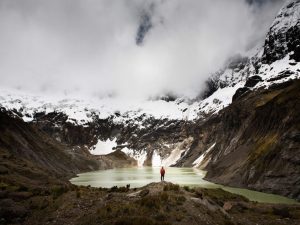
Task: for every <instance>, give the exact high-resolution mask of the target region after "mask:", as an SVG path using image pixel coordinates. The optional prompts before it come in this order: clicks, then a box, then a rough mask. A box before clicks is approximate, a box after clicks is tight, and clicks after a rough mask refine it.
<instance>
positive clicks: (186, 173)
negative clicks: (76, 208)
mask: <svg viewBox="0 0 300 225" xmlns="http://www.w3.org/2000/svg"><path fill="white" fill-rule="evenodd" d="M159 170H160V168H159V167H138V168H122V169H111V170H99V171H93V172H87V173H81V174H78V177H75V178H72V179H71V180H70V181H71V183H73V184H76V185H85V186H87V185H91V186H92V187H105V188H110V187H112V186H118V187H121V186H125V185H126V184H130V187H142V186H144V185H146V184H149V183H151V182H159V181H160V174H159ZM204 176H205V171H202V170H199V169H195V168H175V167H169V168H166V175H165V181H168V182H172V183H176V184H179V185H182V186H190V187H204V188H222V189H224V190H226V191H229V192H232V193H236V194H240V195H243V196H245V197H247V198H248V199H250V200H252V201H257V202H266V203H286V204H293V203H297V201H295V200H293V199H289V198H285V197H282V196H279V195H272V194H266V193H262V192H257V191H251V190H248V189H242V188H232V187H227V186H223V185H218V184H214V183H211V182H208V181H206V180H203V177H204Z"/></svg>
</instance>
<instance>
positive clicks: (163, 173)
mask: <svg viewBox="0 0 300 225" xmlns="http://www.w3.org/2000/svg"><path fill="white" fill-rule="evenodd" d="M165 172H166V171H165V169H164V167H163V166H162V167H161V169H160V180H161V181H163V180H165Z"/></svg>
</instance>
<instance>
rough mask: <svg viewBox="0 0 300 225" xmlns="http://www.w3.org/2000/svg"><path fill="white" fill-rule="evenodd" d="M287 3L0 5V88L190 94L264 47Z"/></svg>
mask: <svg viewBox="0 0 300 225" xmlns="http://www.w3.org/2000/svg"><path fill="white" fill-rule="evenodd" d="M282 2H283V1H265V3H262V2H261V1H246V0H226V1H224V0H201V1H198V0H186V1H182V0H145V1H140V0H123V1H120V0H102V1H97V0H51V1H47V0H27V1H23V0H0V78H1V84H0V87H1V88H18V89H23V90H26V91H30V92H34V93H42V94H53V93H61V94H68V95H75V94H76V95H81V96H87V97H90V96H96V97H103V96H106V95H116V96H124V97H128V98H147V97H149V96H155V95H160V94H164V93H174V94H176V95H184V96H188V97H193V96H195V95H197V94H198V93H199V92H201V90H202V89H203V88H204V82H205V80H206V79H207V78H208V76H209V74H210V73H212V72H214V71H215V70H217V69H219V68H220V67H221V66H222V64H223V63H224V62H225V61H226V60H227V59H228V58H229V57H231V56H232V55H234V54H237V53H241V54H244V53H245V52H246V51H248V50H249V49H250V48H253V47H254V46H255V45H256V44H258V43H260V42H263V40H264V36H265V34H266V32H267V30H268V27H269V26H270V24H271V23H272V20H273V18H274V17H275V15H276V13H277V11H278V10H279V8H280V6H281V5H282Z"/></svg>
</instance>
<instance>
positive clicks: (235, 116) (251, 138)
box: [178, 80, 300, 199]
mask: <svg viewBox="0 0 300 225" xmlns="http://www.w3.org/2000/svg"><path fill="white" fill-rule="evenodd" d="M299 110H300V81H299V80H297V81H292V82H290V83H286V84H285V85H281V86H274V87H272V88H270V89H269V90H264V89H260V90H258V91H255V92H251V93H249V94H247V95H246V96H244V97H243V98H241V99H239V100H237V101H235V102H233V103H232V104H231V105H230V106H229V107H227V108H226V109H224V110H222V111H221V112H220V113H219V115H216V116H214V117H212V118H210V119H209V120H207V121H206V122H204V123H202V124H200V123H199V126H198V130H197V132H196V133H197V137H195V142H194V143H193V146H192V148H191V149H190V151H189V153H188V154H187V155H186V157H185V158H182V159H181V160H180V161H179V162H178V165H179V166H198V167H201V168H205V169H206V170H207V171H208V173H207V175H206V178H207V179H208V180H211V181H214V182H217V183H222V184H227V185H231V186H238V187H247V188H251V189H255V190H261V191H266V192H271V193H277V194H281V195H286V196H289V197H292V198H296V199H300V157H299V155H300V154H299V153H300V139H299V138H300V119H299ZM199 156H200V157H199ZM199 158H200V159H201V160H198V161H197V159H199ZM195 162H197V165H195Z"/></svg>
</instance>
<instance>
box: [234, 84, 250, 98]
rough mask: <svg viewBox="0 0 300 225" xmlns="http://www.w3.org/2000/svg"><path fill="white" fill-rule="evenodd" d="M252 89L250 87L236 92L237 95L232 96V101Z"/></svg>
mask: <svg viewBox="0 0 300 225" xmlns="http://www.w3.org/2000/svg"><path fill="white" fill-rule="evenodd" d="M249 90H250V89H249V88H248V87H242V88H239V89H237V90H236V92H235V94H234V95H233V96H232V101H235V100H237V99H238V98H240V97H242V96H244V95H245V94H246V93H247V92H248V91H249Z"/></svg>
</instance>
